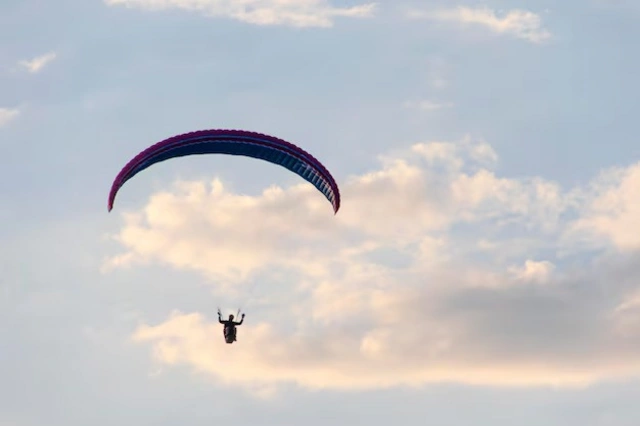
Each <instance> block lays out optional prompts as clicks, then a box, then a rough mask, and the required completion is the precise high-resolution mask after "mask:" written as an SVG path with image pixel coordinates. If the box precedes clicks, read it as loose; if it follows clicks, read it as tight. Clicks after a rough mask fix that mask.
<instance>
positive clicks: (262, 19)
mask: <svg viewBox="0 0 640 426" xmlns="http://www.w3.org/2000/svg"><path fill="white" fill-rule="evenodd" d="M104 1H105V3H106V4H108V5H112V6H113V5H122V6H126V7H137V8H142V9H149V10H161V9H171V8H177V9H184V10H188V11H194V12H202V13H204V14H206V15H208V16H213V17H229V18H232V19H236V20H239V21H242V22H247V23H250V24H257V25H290V26H294V27H330V26H332V25H333V19H334V18H336V17H349V18H366V17H371V16H372V15H373V13H374V10H375V7H376V4H375V3H367V4H361V5H358V6H352V7H334V6H332V5H331V4H330V3H329V2H328V1H327V0H243V1H240V2H238V1H233V0H104Z"/></svg>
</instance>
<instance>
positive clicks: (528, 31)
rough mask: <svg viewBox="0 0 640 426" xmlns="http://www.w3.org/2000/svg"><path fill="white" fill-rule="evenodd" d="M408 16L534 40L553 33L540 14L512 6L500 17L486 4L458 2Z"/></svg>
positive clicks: (542, 39)
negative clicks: (465, 4)
mask: <svg viewBox="0 0 640 426" xmlns="http://www.w3.org/2000/svg"><path fill="white" fill-rule="evenodd" d="M408 16H409V17H410V18H414V19H430V20H436V21H441V22H451V23H456V24H460V25H478V26H482V27H484V28H487V29H488V30H490V31H492V32H494V33H497V34H508V35H513V36H515V37H517V38H521V39H524V40H528V41H530V42H533V43H540V42H544V41H546V40H548V39H549V38H550V37H551V33H550V32H549V31H548V30H546V29H544V28H543V26H542V19H541V17H540V15H538V14H536V13H533V12H530V11H526V10H519V9H515V10H510V11H509V12H507V13H506V14H503V16H502V17H500V16H498V13H497V12H496V11H494V10H491V9H489V8H486V7H478V8H475V9H474V8H470V7H464V6H458V7H456V8H451V9H440V10H433V11H418V10H413V11H411V12H409V13H408Z"/></svg>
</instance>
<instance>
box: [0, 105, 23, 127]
mask: <svg viewBox="0 0 640 426" xmlns="http://www.w3.org/2000/svg"><path fill="white" fill-rule="evenodd" d="M18 115H20V110H18V109H16V108H0V127H2V126H6V125H7V124H9V123H10V122H11V121H13V120H15V119H16V118H18Z"/></svg>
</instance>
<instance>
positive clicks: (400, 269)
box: [110, 137, 640, 395]
mask: <svg viewBox="0 0 640 426" xmlns="http://www.w3.org/2000/svg"><path fill="white" fill-rule="evenodd" d="M497 161H498V157H497V154H496V152H495V151H494V150H493V149H492V147H491V146H490V145H489V144H487V143H486V142H484V141H482V140H472V139H471V138H468V137H465V138H463V139H462V140H460V141H457V142H446V141H436V142H424V143H417V144H415V145H413V146H411V147H410V148H409V149H406V150H402V151H398V152H395V153H392V154H388V155H385V156H381V157H379V167H377V168H375V169H373V170H371V171H370V172H368V173H364V174H362V175H356V176H351V177H350V178H348V179H345V180H344V181H343V182H342V184H341V188H342V193H343V200H344V202H343V208H342V210H341V211H340V212H339V213H338V215H336V216H333V214H332V211H331V208H330V206H329V205H328V203H327V202H326V200H325V199H324V198H323V197H322V196H321V195H319V194H318V193H317V191H316V190H315V189H313V188H312V187H311V186H310V185H308V184H301V185H297V186H294V187H291V188H286V189H284V188H279V187H270V188H267V189H266V190H264V192H262V193H261V194H258V195H238V194H234V193H232V192H229V191H228V190H227V189H226V188H225V187H224V185H223V183H222V182H221V181H219V180H217V179H216V180H213V182H211V183H206V182H180V183H178V184H177V185H176V187H175V190H174V191H171V192H169V191H167V192H162V193H158V194H155V195H153V196H152V197H151V198H150V200H149V202H148V203H147V205H146V206H145V207H144V209H142V210H141V211H138V212H134V213H128V214H125V215H124V220H125V225H124V227H123V229H122V230H121V231H120V232H119V233H118V235H117V236H116V237H115V238H116V239H117V240H118V241H119V242H120V243H121V244H122V245H123V247H125V251H124V252H123V253H122V255H121V256H120V257H116V258H114V259H110V262H111V263H112V265H111V266H112V267H122V266H125V265H127V266H130V267H132V266H135V265H136V264H138V263H141V262H142V263H150V264H164V265H167V266H170V267H173V268H176V269H184V270H189V271H197V272H200V273H201V274H203V275H204V276H206V277H208V278H210V279H211V280H212V286H213V287H214V289H215V291H217V292H220V293H221V294H223V295H224V296H225V298H226V300H230V299H233V298H237V300H242V299H243V298H245V299H248V300H244V301H245V302H250V303H251V302H255V301H256V300H257V299H260V301H261V302H260V314H259V315H258V314H254V313H253V312H251V311H250V312H249V315H248V317H247V319H246V323H245V324H244V325H242V326H241V328H240V331H239V342H238V343H237V345H236V346H234V347H233V348H232V349H233V350H234V354H233V356H232V357H228V356H227V355H226V354H227V351H228V350H229V347H227V346H226V345H225V344H224V342H223V340H222V335H221V333H222V331H221V328H220V325H219V324H218V323H217V321H215V320H214V321H212V320H211V319H209V318H207V317H206V316H205V315H203V314H201V313H198V312H190V313H189V312H181V311H175V312H172V313H171V314H170V315H169V317H168V318H167V319H166V320H165V321H161V322H160V323H157V324H142V325H141V326H140V327H139V328H138V329H137V330H136V331H135V333H134V334H133V339H134V340H135V341H137V342H139V343H146V344H149V345H150V346H151V347H152V348H153V356H154V359H155V362H157V363H158V364H159V365H164V366H171V365H189V366H191V367H193V368H194V369H195V370H197V371H199V372H201V373H203V374H206V375H209V376H210V377H212V378H214V379H215V380H218V381H221V382H223V383H226V384H229V385H235V386H242V387H245V388H247V389H248V390H252V392H256V390H255V389H262V392H263V393H265V394H268V395H271V391H272V390H273V389H274V387H277V386H278V385H281V384H287V383H295V384H297V385H299V386H302V387H306V388H315V389H318V388H332V389H345V390H346V389H370V388H381V387H390V386H407V385H408V386H420V385H422V384H425V383H430V382H445V381H453V382H461V383H470V384H485V385H487V384H488V385H501V386H506V385H508V386H547V385H552V386H585V385H588V384H590V383H593V382H596V381H598V380H604V379H611V378H621V377H629V376H635V375H638V374H640V364H639V363H638V361H637V360H638V358H639V357H640V303H639V302H638V300H640V297H639V296H638V295H639V294H640V286H639V285H638V284H637V282H638V276H639V273H640V269H639V268H638V264H640V263H639V262H638V260H639V259H638V255H637V252H633V251H629V250H631V249H632V248H633V247H635V245H633V244H629V242H628V241H627V240H624V239H620V238H616V236H617V235H618V231H619V230H618V229H617V228H615V227H613V226H612V225H610V224H609V222H607V221H606V220H604V221H603V219H602V218H609V219H607V220H611V223H614V222H616V221H617V220H620V219H619V218H620V217H623V218H624V217H626V216H625V215H627V214H628V215H629V217H631V216H632V215H633V214H634V213H633V212H634V210H633V209H634V208H635V206H636V205H637V203H635V201H634V198H633V197H632V196H631V195H630V194H632V193H633V188H637V184H636V179H640V172H637V170H640V164H639V165H635V166H632V167H629V168H626V169H617V170H613V171H610V172H607V173H604V174H603V175H602V176H599V177H597V178H596V179H594V181H593V182H591V183H590V184H589V185H587V186H585V187H578V188H571V189H569V190H563V189H562V188H561V187H560V186H559V185H557V184H556V183H554V182H551V181H547V180H544V179H542V178H526V179H525V178H508V177H502V176H498V175H496V173H495V172H494V168H495V166H496V164H497ZM639 183H640V182H639ZM614 201H615V202H614ZM622 222H623V223H624V224H625V226H626V230H627V234H635V235H637V234H640V232H637V231H640V229H636V228H637V227H639V226H640V225H638V224H636V223H633V222H632V221H630V220H629V221H625V219H622ZM601 223H604V224H605V225H602V226H592V225H591V224H596V225H598V224H601ZM594 230H595V231H597V232H596V233H595V234H593V231H594ZM584 238H588V239H590V241H592V242H593V244H592V245H591V246H588V247H587V248H583V246H582V240H583V239H584ZM596 243H597V244H596ZM567 246H570V249H571V250H572V251H573V253H574V254H575V256H573V257H570V258H566V257H563V256H562V255H560V253H561V252H563V251H566V250H567ZM593 247H600V248H603V249H604V251H601V252H598V253H596V254H594V253H592V252H591V251H590V250H591V249H592V248H593ZM602 256H604V257H602ZM252 286H254V287H256V288H257V292H256V293H252V292H250V290H249V289H250V287H252ZM223 351H224V352H223ZM222 357H224V362H221V358H222ZM265 389H267V390H269V391H268V392H267V391H266V390H265Z"/></svg>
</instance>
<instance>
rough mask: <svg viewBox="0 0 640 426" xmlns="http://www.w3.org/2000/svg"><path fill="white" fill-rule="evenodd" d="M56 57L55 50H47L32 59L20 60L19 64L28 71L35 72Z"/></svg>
mask: <svg viewBox="0 0 640 426" xmlns="http://www.w3.org/2000/svg"><path fill="white" fill-rule="evenodd" d="M56 57H57V55H56V53H55V52H49V53H46V54H44V55H41V56H37V57H35V58H33V59H29V60H24V61H20V62H19V65H20V66H21V67H22V68H25V69H26V70H27V71H28V72H30V73H32V74H35V73H38V72H40V71H42V69H43V68H44V67H45V66H47V65H48V64H49V63H51V62H52V61H53V60H54V59H56Z"/></svg>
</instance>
